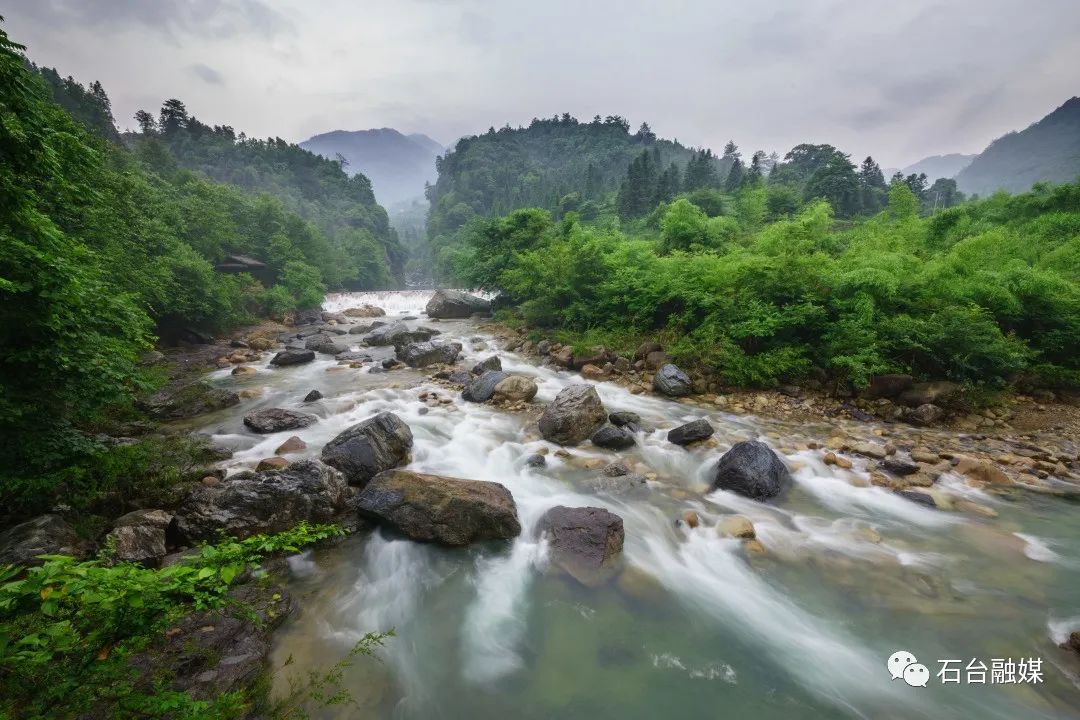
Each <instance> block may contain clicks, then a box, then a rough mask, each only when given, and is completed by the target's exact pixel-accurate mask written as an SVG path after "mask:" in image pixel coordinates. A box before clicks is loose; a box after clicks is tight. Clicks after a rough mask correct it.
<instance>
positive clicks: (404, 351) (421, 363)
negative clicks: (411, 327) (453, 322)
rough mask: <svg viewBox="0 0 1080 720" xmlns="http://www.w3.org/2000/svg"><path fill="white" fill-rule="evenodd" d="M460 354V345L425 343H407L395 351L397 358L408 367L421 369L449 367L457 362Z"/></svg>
mask: <svg viewBox="0 0 1080 720" xmlns="http://www.w3.org/2000/svg"><path fill="white" fill-rule="evenodd" d="M459 352H461V344H460V343H446V342H439V341H437V340H436V341H430V340H429V341H427V342H418V343H409V344H408V345H405V346H403V347H401V348H400V349H399V350H398V351H397V358H398V360H401V361H402V362H404V363H405V364H406V365H408V366H409V367H414V368H421V367H427V366H428V365H435V364H436V363H442V364H444V365H449V364H451V363H453V362H454V361H455V360H457V356H458V353H459Z"/></svg>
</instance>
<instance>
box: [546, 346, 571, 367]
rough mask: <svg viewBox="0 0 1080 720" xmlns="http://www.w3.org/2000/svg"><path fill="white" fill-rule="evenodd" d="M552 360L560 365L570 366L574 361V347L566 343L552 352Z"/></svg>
mask: <svg viewBox="0 0 1080 720" xmlns="http://www.w3.org/2000/svg"><path fill="white" fill-rule="evenodd" d="M550 357H551V361H552V362H554V363H555V364H556V365H559V366H560V367H564V368H568V367H570V365H571V363H573V362H574V349H573V348H572V347H570V346H569V345H564V346H563V347H561V348H559V349H558V350H556V351H554V352H552V353H551V354H550Z"/></svg>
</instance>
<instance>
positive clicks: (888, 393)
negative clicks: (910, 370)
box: [866, 374, 915, 400]
mask: <svg viewBox="0 0 1080 720" xmlns="http://www.w3.org/2000/svg"><path fill="white" fill-rule="evenodd" d="M914 382H915V379H914V378H913V377H911V376H910V375H900V374H895V375H875V376H873V377H872V378H870V387H868V388H867V389H866V396H867V397H870V398H888V399H890V400H891V399H893V398H895V397H896V396H897V395H899V394H900V393H902V392H904V391H905V390H907V389H908V388H910V387H911V385H912V383H914Z"/></svg>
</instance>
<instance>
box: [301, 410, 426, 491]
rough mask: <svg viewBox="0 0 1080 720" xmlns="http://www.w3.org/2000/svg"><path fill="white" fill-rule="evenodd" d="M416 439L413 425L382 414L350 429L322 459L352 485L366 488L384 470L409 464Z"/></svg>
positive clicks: (328, 447) (329, 446)
mask: <svg viewBox="0 0 1080 720" xmlns="http://www.w3.org/2000/svg"><path fill="white" fill-rule="evenodd" d="M412 443H413V437H412V431H411V430H410V429H409V426H408V425H406V424H405V422H404V421H403V420H402V419H401V418H399V417H398V416H397V415H395V414H394V413H391V412H381V413H379V414H378V415H374V416H372V417H369V418H368V419H367V420H364V421H363V422H359V423H357V424H356V425H353V426H352V427H350V428H348V429H347V430H345V431H344V432H342V433H341V434H339V435H338V436H337V437H335V438H334V439H333V440H331V441H330V442H328V443H326V445H325V446H324V447H323V449H322V459H323V462H325V463H326V464H327V465H331V466H333V467H335V468H337V469H338V470H340V471H341V472H343V473H344V474H345V478H346V479H347V480H348V481H349V483H350V484H351V485H361V486H362V485H364V484H365V483H367V482H368V481H369V480H370V479H371V478H373V477H375V475H377V474H379V473H381V472H382V471H383V470H389V469H390V468H393V467H397V466H398V465H402V464H404V463H405V462H406V460H407V458H408V456H409V450H410V449H411V448H412Z"/></svg>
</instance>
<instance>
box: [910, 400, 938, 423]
mask: <svg viewBox="0 0 1080 720" xmlns="http://www.w3.org/2000/svg"><path fill="white" fill-rule="evenodd" d="M903 417H904V418H905V419H906V420H907V421H908V422H910V423H912V424H913V425H933V424H934V423H936V422H938V421H939V420H941V419H942V418H943V417H945V411H944V410H942V409H941V408H939V407H938V406H937V405H934V404H932V403H923V404H922V405H920V406H918V407H917V408H913V409H911V410H909V411H908V412H906V413H904V415H903Z"/></svg>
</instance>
